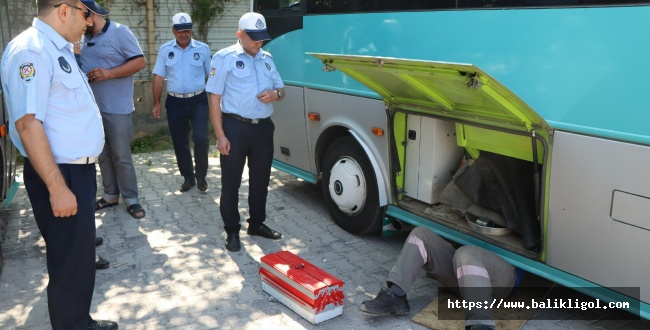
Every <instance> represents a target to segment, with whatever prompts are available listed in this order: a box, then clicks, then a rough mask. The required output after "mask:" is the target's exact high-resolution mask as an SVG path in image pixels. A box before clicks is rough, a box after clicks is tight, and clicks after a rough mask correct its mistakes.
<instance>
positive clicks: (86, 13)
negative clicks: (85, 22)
mask: <svg viewBox="0 0 650 330" xmlns="http://www.w3.org/2000/svg"><path fill="white" fill-rule="evenodd" d="M61 5H66V6H68V7H70V8H74V9H78V10H81V11H82V12H83V13H84V18H85V19H88V18H90V15H92V14H93V12H92V11H91V10H83V9H81V8H79V7H77V6H73V5H71V4H69V3H66V2H62V3H57V4H56V5H54V6H52V7H54V8H58V7H61Z"/></svg>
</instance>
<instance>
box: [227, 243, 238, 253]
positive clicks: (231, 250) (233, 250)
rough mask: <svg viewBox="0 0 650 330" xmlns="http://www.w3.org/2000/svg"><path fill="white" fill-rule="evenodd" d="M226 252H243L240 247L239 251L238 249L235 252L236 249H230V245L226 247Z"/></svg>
mask: <svg viewBox="0 0 650 330" xmlns="http://www.w3.org/2000/svg"><path fill="white" fill-rule="evenodd" d="M226 250H228V251H230V252H237V251H239V250H241V247H239V249H236V250H235V249H231V248H229V247H228V245H226Z"/></svg>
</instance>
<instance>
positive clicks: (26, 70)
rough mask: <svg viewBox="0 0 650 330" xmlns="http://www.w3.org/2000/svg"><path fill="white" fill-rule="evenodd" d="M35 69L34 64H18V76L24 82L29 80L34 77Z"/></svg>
mask: <svg viewBox="0 0 650 330" xmlns="http://www.w3.org/2000/svg"><path fill="white" fill-rule="evenodd" d="M35 74H36V70H34V64H32V63H30V62H27V63H23V64H21V65H20V78H21V79H22V80H23V81H25V82H30V81H32V79H34V75H35Z"/></svg>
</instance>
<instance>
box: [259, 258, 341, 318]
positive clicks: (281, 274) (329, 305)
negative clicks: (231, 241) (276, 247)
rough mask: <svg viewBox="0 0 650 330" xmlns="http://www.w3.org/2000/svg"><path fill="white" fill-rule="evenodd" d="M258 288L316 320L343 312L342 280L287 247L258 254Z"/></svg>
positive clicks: (297, 311) (306, 316) (300, 313)
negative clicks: (286, 249) (259, 262)
mask: <svg viewBox="0 0 650 330" xmlns="http://www.w3.org/2000/svg"><path fill="white" fill-rule="evenodd" d="M261 262H262V265H261V266H260V272H259V273H260V276H261V277H262V289H263V290H264V291H266V292H267V293H268V294H270V295H271V296H273V297H274V298H276V299H277V300H279V301H280V302H282V303H283V304H285V305H286V306H287V307H289V308H291V309H292V310H293V311H294V312H296V313H298V315H300V316H302V317H304V318H305V319H306V320H308V321H309V322H311V323H313V324H317V323H320V322H323V321H326V320H329V319H331V318H333V317H336V316H338V315H341V314H342V313H343V298H344V296H343V281H341V280H339V279H338V278H336V277H334V276H333V275H331V274H329V273H327V272H325V271H323V270H322V269H320V268H318V267H316V266H314V265H312V264H310V263H309V262H307V261H305V260H304V259H302V258H300V257H299V256H297V255H295V254H293V253H291V252H289V251H279V252H275V253H271V254H267V255H265V256H263V257H262V258H261Z"/></svg>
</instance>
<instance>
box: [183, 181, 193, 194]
mask: <svg viewBox="0 0 650 330" xmlns="http://www.w3.org/2000/svg"><path fill="white" fill-rule="evenodd" d="M194 185H196V181H195V180H194V179H192V180H188V179H185V182H183V184H182V185H181V192H186V191H188V190H190V189H192V187H194Z"/></svg>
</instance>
